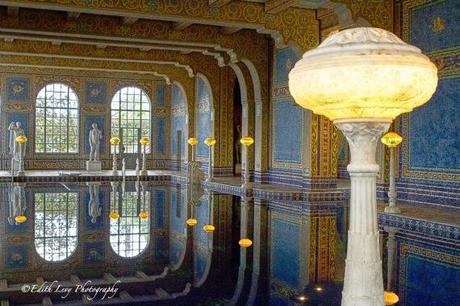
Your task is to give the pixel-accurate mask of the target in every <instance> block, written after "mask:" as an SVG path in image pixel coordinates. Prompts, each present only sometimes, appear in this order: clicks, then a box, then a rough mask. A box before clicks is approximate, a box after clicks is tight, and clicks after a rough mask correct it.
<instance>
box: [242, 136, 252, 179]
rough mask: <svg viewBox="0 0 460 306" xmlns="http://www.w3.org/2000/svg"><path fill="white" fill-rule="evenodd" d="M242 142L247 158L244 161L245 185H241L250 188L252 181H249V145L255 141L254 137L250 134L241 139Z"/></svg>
mask: <svg viewBox="0 0 460 306" xmlns="http://www.w3.org/2000/svg"><path fill="white" fill-rule="evenodd" d="M240 143H241V144H242V145H243V147H244V149H245V154H244V156H245V159H244V161H243V167H244V172H243V173H244V175H243V185H242V186H241V187H243V188H248V187H250V182H249V154H248V151H249V147H250V146H251V145H252V144H253V143H254V139H253V138H252V137H250V136H245V137H242V138H241V139H240Z"/></svg>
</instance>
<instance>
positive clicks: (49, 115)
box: [35, 83, 79, 153]
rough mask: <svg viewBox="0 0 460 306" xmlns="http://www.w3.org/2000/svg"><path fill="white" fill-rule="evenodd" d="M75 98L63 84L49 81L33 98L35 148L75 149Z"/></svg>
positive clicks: (76, 119) (45, 149)
mask: <svg viewBox="0 0 460 306" xmlns="http://www.w3.org/2000/svg"><path fill="white" fill-rule="evenodd" d="M78 120H79V117H78V98H77V95H76V94H75V92H74V91H73V90H72V89H71V88H70V87H69V86H67V85H65V84H58V83H54V84H48V85H46V86H45V87H43V88H42V89H41V90H40V92H39V93H38V96H37V100H36V102H35V152H37V153H77V152H78Z"/></svg>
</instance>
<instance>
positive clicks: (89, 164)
mask: <svg viewBox="0 0 460 306" xmlns="http://www.w3.org/2000/svg"><path fill="white" fill-rule="evenodd" d="M101 170H102V163H101V161H99V160H88V161H86V171H101Z"/></svg>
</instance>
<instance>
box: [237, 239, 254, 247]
mask: <svg viewBox="0 0 460 306" xmlns="http://www.w3.org/2000/svg"><path fill="white" fill-rule="evenodd" d="M238 244H239V245H240V247H242V248H249V247H250V246H251V245H252V240H251V239H248V238H243V239H240V241H238Z"/></svg>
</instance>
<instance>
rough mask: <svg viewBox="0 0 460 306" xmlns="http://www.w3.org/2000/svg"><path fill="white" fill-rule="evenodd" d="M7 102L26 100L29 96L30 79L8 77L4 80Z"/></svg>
mask: <svg viewBox="0 0 460 306" xmlns="http://www.w3.org/2000/svg"><path fill="white" fill-rule="evenodd" d="M6 87H7V88H6V91H7V94H6V97H7V101H8V102H27V101H28V100H29V98H30V93H29V91H30V81H29V79H27V78H8V79H7V80H6Z"/></svg>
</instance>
